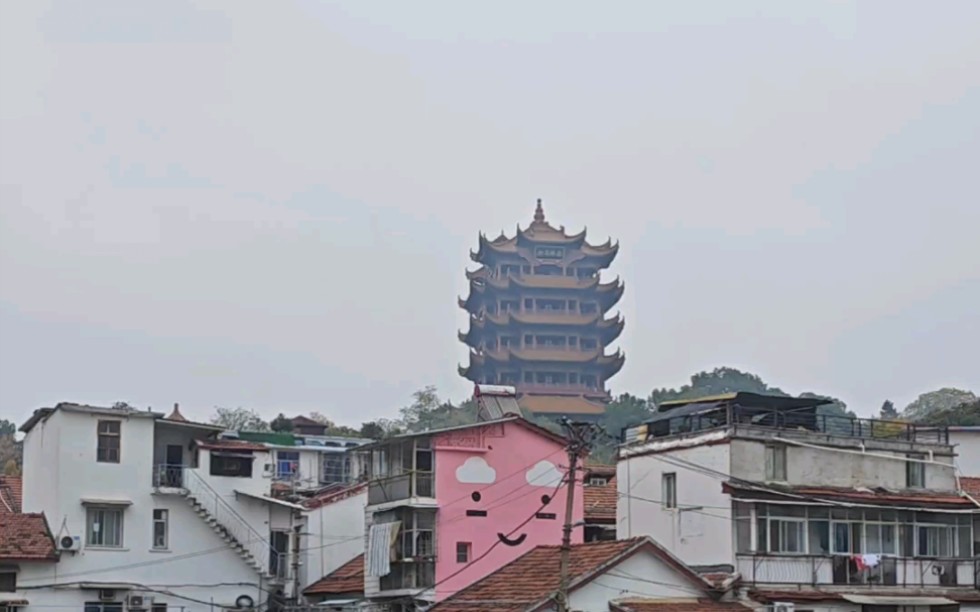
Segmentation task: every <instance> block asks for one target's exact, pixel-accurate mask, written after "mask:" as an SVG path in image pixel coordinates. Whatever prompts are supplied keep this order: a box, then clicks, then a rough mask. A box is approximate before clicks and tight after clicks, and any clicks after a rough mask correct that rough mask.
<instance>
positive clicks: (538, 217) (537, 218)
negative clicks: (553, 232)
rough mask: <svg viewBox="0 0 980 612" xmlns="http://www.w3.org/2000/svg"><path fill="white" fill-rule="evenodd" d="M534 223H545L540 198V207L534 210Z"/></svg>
mask: <svg viewBox="0 0 980 612" xmlns="http://www.w3.org/2000/svg"><path fill="white" fill-rule="evenodd" d="M534 222H535V223H544V207H543V206H541V198H538V206H537V208H535V209H534Z"/></svg>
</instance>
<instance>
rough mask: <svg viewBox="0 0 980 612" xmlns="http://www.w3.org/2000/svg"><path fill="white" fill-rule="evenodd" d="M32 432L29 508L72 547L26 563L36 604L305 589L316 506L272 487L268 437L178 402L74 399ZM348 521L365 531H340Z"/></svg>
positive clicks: (214, 601)
mask: <svg viewBox="0 0 980 612" xmlns="http://www.w3.org/2000/svg"><path fill="white" fill-rule="evenodd" d="M21 431H23V432H24V433H25V434H26V435H25V439H24V478H23V481H24V485H23V489H24V490H23V511H24V512H25V513H43V514H44V516H45V517H46V519H47V523H48V525H49V526H50V530H51V534H52V535H53V538H54V541H55V543H56V544H57V548H58V549H59V559H58V561H57V562H54V563H31V564H23V565H20V566H18V568H17V574H16V586H17V591H16V594H17V595H18V596H22V598H23V599H24V600H27V601H29V605H27V608H28V612H30V611H31V610H32V609H35V608H36V610H37V611H38V612H57V610H58V609H60V608H64V609H72V610H84V611H85V612H122V611H123V610H124V609H125V610H147V611H148V612H161V611H162V610H163V609H164V607H169V608H171V609H180V610H182V611H196V610H201V611H204V610H208V611H209V612H210V611H211V610H212V609H213V607H214V606H218V607H225V608H234V607H249V606H251V605H265V604H266V603H267V602H269V601H270V599H272V601H273V602H274V603H275V602H278V601H280V599H279V598H280V597H287V598H288V597H291V596H292V595H293V594H294V593H296V592H297V591H298V589H300V588H302V587H303V586H305V584H304V582H305V581H306V580H307V579H306V577H305V576H304V573H305V572H304V570H303V569H302V568H303V567H304V566H305V563H306V561H305V559H304V556H305V555H306V554H307V553H306V552H305V551H306V549H307V548H308V547H307V546H306V545H305V543H304V542H303V538H304V537H305V534H306V532H305V531H304V529H305V527H306V516H307V513H308V512H307V510H306V509H305V508H303V507H302V506H300V505H298V504H294V503H290V502H286V501H282V500H279V499H275V498H273V497H272V496H271V485H272V480H273V479H272V475H273V473H274V466H273V459H272V453H271V452H270V450H269V449H268V448H267V447H266V446H265V445H263V444H258V443H255V442H249V441H244V440H222V439H218V438H217V435H218V434H219V431H220V428H217V427H214V426H211V425H205V424H200V423H192V422H188V421H186V420H185V419H183V417H181V416H180V415H179V413H177V412H176V411H175V414H174V415H171V417H168V418H163V415H162V414H160V413H154V412H148V411H139V410H134V409H131V408H99V407H93V406H82V405H77V404H65V403H63V404H59V405H57V406H56V407H54V408H43V409H39V410H37V411H35V413H34V415H33V416H32V417H31V418H30V419H29V420H28V421H27V422H26V423H25V424H24V425H23V426H22V427H21ZM362 520H363V519H362ZM348 528H349V529H354V530H363V526H361V525H357V524H354V525H351V526H349V527H345V526H339V525H337V526H334V527H333V530H334V532H343V531H344V530H345V529H348ZM358 535H360V534H358ZM298 551H304V552H302V553H300V552H298ZM297 568H299V569H297ZM317 577H318V576H313V577H311V578H310V580H315V579H316V578H317Z"/></svg>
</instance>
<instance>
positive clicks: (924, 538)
mask: <svg viewBox="0 0 980 612" xmlns="http://www.w3.org/2000/svg"><path fill="white" fill-rule="evenodd" d="M955 532H956V527H955V526H953V525H919V537H918V547H917V551H918V556H920V557H955V556H956V533H955Z"/></svg>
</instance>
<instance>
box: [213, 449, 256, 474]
mask: <svg viewBox="0 0 980 612" xmlns="http://www.w3.org/2000/svg"><path fill="white" fill-rule="evenodd" d="M211 475H212V476H233V477H236V478H251V477H252V455H251V454H247V455H243V454H240V453H219V452H213V451H212V453H211Z"/></svg>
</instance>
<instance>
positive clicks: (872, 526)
mask: <svg viewBox="0 0 980 612" xmlns="http://www.w3.org/2000/svg"><path fill="white" fill-rule="evenodd" d="M864 552H866V553H871V554H876V555H897V554H898V545H897V540H896V539H895V525H894V524H886V523H867V524H865V526H864Z"/></svg>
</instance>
